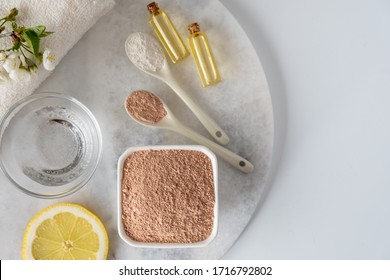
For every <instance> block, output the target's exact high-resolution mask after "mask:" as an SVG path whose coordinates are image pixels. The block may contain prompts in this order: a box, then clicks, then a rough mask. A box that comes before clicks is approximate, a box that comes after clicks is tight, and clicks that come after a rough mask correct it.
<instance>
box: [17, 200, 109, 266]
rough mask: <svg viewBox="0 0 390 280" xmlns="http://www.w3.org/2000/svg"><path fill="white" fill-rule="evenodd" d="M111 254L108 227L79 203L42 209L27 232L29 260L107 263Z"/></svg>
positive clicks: (25, 242)
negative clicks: (105, 260)
mask: <svg viewBox="0 0 390 280" xmlns="http://www.w3.org/2000/svg"><path fill="white" fill-rule="evenodd" d="M107 253H108V236H107V232H106V230H105V228H104V225H103V224H102V222H101V221H100V220H99V218H98V217H97V216H96V215H94V214H93V213H91V212H90V211H88V210H87V209H85V208H84V207H82V206H80V205H77V204H72V203H58V204H55V205H52V206H49V207H47V208H45V209H43V210H41V211H40V212H38V213H37V214H36V215H35V216H34V217H33V218H32V219H31V221H30V223H29V224H28V225H27V229H26V232H25V233H24V239H23V247H22V257H23V259H25V260H33V259H35V260H104V259H106V258H107Z"/></svg>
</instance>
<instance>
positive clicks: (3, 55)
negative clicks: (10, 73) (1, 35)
mask: <svg viewBox="0 0 390 280" xmlns="http://www.w3.org/2000/svg"><path fill="white" fill-rule="evenodd" d="M6 58H7V55H6V53H5V52H3V51H2V52H0V65H3V64H4V62H5V59H6Z"/></svg>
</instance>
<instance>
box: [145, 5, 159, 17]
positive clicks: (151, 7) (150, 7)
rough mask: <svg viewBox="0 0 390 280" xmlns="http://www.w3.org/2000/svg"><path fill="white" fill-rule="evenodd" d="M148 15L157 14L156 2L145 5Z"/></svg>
mask: <svg viewBox="0 0 390 280" xmlns="http://www.w3.org/2000/svg"><path fill="white" fill-rule="evenodd" d="M147 8H148V11H149V13H151V14H153V15H156V14H158V13H159V10H160V8H159V7H158V4H157V3H156V2H152V3H150V4H148V5H147Z"/></svg>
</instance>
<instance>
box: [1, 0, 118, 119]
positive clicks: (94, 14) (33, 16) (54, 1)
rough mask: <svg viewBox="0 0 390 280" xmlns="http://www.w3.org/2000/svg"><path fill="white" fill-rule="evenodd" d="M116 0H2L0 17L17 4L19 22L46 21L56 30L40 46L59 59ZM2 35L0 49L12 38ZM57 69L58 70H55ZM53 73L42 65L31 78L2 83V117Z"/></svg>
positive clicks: (49, 28)
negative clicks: (6, 39)
mask: <svg viewBox="0 0 390 280" xmlns="http://www.w3.org/2000/svg"><path fill="white" fill-rule="evenodd" d="M114 4H115V2H114V0H1V5H0V18H2V17H5V16H6V15H8V13H9V11H10V10H11V9H12V8H17V9H18V10H19V14H18V15H17V23H18V24H19V25H24V26H26V27H31V26H36V25H44V26H46V30H47V31H53V32H54V33H53V34H52V35H50V36H48V37H45V38H43V39H42V40H41V47H40V50H41V51H43V50H45V48H50V49H52V50H53V51H54V52H55V53H56V55H57V59H58V61H61V59H62V58H63V57H64V56H65V55H66V53H67V52H68V51H69V50H70V49H71V48H72V47H73V46H74V45H75V44H76V43H77V41H78V40H80V38H81V37H82V36H83V35H84V33H85V32H86V31H87V30H88V29H90V28H91V27H92V26H93V25H94V24H95V23H96V22H97V20H98V19H99V18H100V17H102V16H103V15H104V14H105V13H107V12H108V11H109V10H110V9H111V8H112V7H113V6H114ZM3 40H5V39H0V49H3V48H4V46H5V45H8V46H9V42H8V43H7V42H5V41H3ZM54 71H55V70H54ZM50 74H51V72H50V71H47V70H45V69H44V68H43V66H42V65H40V67H38V71H37V72H36V73H34V74H32V75H31V79H30V80H29V81H28V82H15V81H13V80H12V79H9V80H7V81H5V82H1V83H0V118H1V117H2V116H3V115H4V113H5V112H6V110H8V108H9V107H11V106H12V104H13V103H15V102H17V101H18V100H20V99H22V98H24V97H26V96H28V95H30V94H31V93H33V92H34V90H36V89H37V88H38V86H39V85H40V84H41V83H42V82H43V81H44V80H45V79H46V78H47V77H48V76H49V75H50Z"/></svg>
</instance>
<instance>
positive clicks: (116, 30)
mask: <svg viewBox="0 0 390 280" xmlns="http://www.w3.org/2000/svg"><path fill="white" fill-rule="evenodd" d="M116 2H117V4H116V6H115V7H114V9H113V10H112V11H111V12H109V13H108V14H107V15H106V16H105V17H104V18H102V19H101V20H100V21H99V22H98V23H97V24H96V25H95V26H94V27H93V28H92V29H91V30H90V31H89V32H88V33H86V35H85V36H84V37H83V38H82V40H81V41H80V42H79V43H78V44H77V45H76V46H75V47H74V48H73V49H72V50H71V51H70V52H69V53H68V55H67V56H66V57H65V58H64V59H63V61H62V62H61V64H60V65H59V66H58V67H57V68H56V70H55V71H54V73H53V74H52V75H51V76H50V78H49V79H47V80H46V81H45V82H44V83H43V84H42V85H41V87H40V88H39V90H38V91H37V92H40V91H55V92H61V93H65V94H68V95H72V96H74V97H75V98H77V99H78V100H79V101H81V102H82V103H84V104H85V105H86V106H87V107H89V109H90V110H91V111H92V112H93V113H94V114H95V116H96V118H97V120H98V122H99V124H100V126H101V129H102V133H103V142H104V143H103V155H102V160H101V162H100V164H99V166H98V169H97V171H96V173H95V175H94V176H93V178H92V179H91V181H90V182H89V183H88V184H87V185H86V186H85V187H84V188H83V189H82V190H80V191H79V192H77V193H75V194H73V195H71V196H69V197H66V198H63V199H58V200H41V199H36V198H32V197H29V196H27V195H25V194H23V193H21V192H19V191H18V190H17V189H16V188H14V187H13V186H12V185H11V183H9V182H8V181H7V180H6V179H5V177H4V176H3V174H1V175H0V184H1V188H0V219H1V224H2V230H1V232H0V239H1V240H2V241H3V242H4V244H3V246H2V249H1V251H0V258H1V259H19V258H21V255H20V251H21V244H22V239H23V233H24V230H25V227H26V225H27V223H28V221H29V220H30V219H31V217H32V216H33V215H34V213H36V212H37V211H39V210H40V209H42V208H43V207H46V206H48V205H51V204H53V203H56V202H60V201H69V202H75V203H80V204H82V205H84V206H85V207H87V208H89V209H90V210H91V211H93V212H95V213H96V214H97V215H98V216H99V217H100V218H101V220H102V221H103V223H104V224H105V226H106V228H107V231H108V234H109V238H110V251H109V256H108V257H109V259H217V258H220V257H222V256H223V254H224V253H225V252H226V251H227V250H228V249H229V248H230V247H231V246H232V244H233V243H234V242H235V240H236V239H237V238H238V237H239V235H240V234H241V232H242V231H243V230H244V228H245V226H246V225H247V224H248V223H249V221H250V218H251V216H252V215H253V213H254V211H255V209H256V206H257V204H258V202H259V200H260V197H261V195H262V191H263V190H264V188H265V186H266V184H267V175H268V173H269V169H270V164H271V158H272V149H273V137H274V121H273V110H272V103H271V97H270V94H269V91H268V86H267V81H266V78H265V75H264V71H263V68H262V66H261V63H260V61H259V59H258V57H257V55H256V52H255V50H254V49H253V47H252V45H251V43H250V41H249V39H248V38H247V36H246V34H245V33H244V31H243V30H242V29H241V27H240V25H239V24H238V23H237V22H236V20H235V19H234V18H233V17H232V15H231V14H230V13H229V12H228V11H227V10H226V9H225V7H224V6H223V5H222V4H221V3H220V2H218V1H209V0H196V1H178V0H176V1H174V0H170V1H168V0H160V1H158V3H159V4H160V7H162V8H164V9H165V10H166V11H167V12H168V13H169V15H170V17H171V19H172V20H173V21H174V23H175V25H176V27H177V28H178V30H179V32H180V33H181V35H182V36H183V37H184V38H186V37H187V28H186V27H187V25H188V24H190V23H192V22H195V21H197V22H198V23H199V24H200V26H201V28H202V30H203V31H205V32H206V33H207V34H208V36H209V39H210V42H211V45H212V48H213V50H214V52H215V56H216V61H217V63H218V65H219V68H220V72H221V76H222V78H223V82H222V83H220V84H219V85H217V86H215V87H210V88H206V89H204V88H202V86H201V83H200V80H199V78H198V76H197V72H196V69H195V64H194V63H193V60H192V58H191V57H189V58H187V59H186V60H185V61H183V62H181V63H180V64H178V65H174V66H172V69H173V72H174V73H175V74H176V75H177V77H178V80H179V81H180V82H181V83H182V85H183V88H184V89H185V90H187V91H188V92H189V93H190V94H191V96H192V97H193V99H194V100H196V102H198V103H199V104H200V105H201V106H202V107H203V108H204V110H205V111H207V112H208V113H209V114H210V115H211V116H212V117H213V118H214V119H215V120H216V121H217V123H219V124H220V125H221V126H222V127H223V128H224V130H225V131H226V132H227V133H228V135H229V136H230V139H231V142H230V143H229V145H228V146H227V147H228V148H229V149H231V150H232V151H234V152H236V153H238V154H240V155H241V156H243V157H245V158H247V159H248V160H250V161H251V162H252V163H253V164H254V166H255V169H254V171H253V173H251V174H247V175H246V174H243V173H240V172H239V171H237V170H235V169H234V168H232V167H231V166H229V165H228V164H226V163H225V162H223V161H222V160H219V198H220V207H219V213H220V216H219V229H218V235H217V237H216V238H215V239H214V241H213V242H212V243H211V244H210V245H208V246H207V247H204V248H194V249H141V248H132V247H129V246H128V245H126V243H125V242H124V241H122V240H121V239H120V237H119V235H118V232H117V215H116V168H117V160H118V157H119V156H120V155H121V154H122V152H123V151H125V150H126V149H127V148H129V147H132V146H141V145H155V144H161V145H169V144H195V143H193V142H191V141H190V140H188V139H186V138H184V137H182V136H180V135H178V134H175V133H174V132H170V131H163V130H156V129H151V128H147V127H142V126H140V125H138V124H137V123H135V122H134V121H132V120H131V119H130V118H129V117H128V116H127V113H126V111H125V109H124V107H123V102H124V100H125V98H126V97H127V95H128V94H129V93H130V92H131V91H133V90H136V89H146V90H149V91H151V92H154V93H156V94H157V95H158V96H160V97H161V98H163V99H164V100H165V102H166V103H167V104H168V105H169V107H170V108H171V109H172V111H173V113H174V114H175V115H176V116H178V117H179V119H180V120H181V121H182V122H183V123H185V124H187V125H188V126H189V127H191V128H193V129H194V130H196V131H198V132H199V133H201V134H203V135H205V136H206V137H209V135H208V133H207V131H206V130H205V129H204V128H203V127H202V126H201V124H200V123H199V121H198V120H197V119H196V118H195V117H194V116H193V114H192V113H191V112H190V111H189V109H188V108H186V106H185V105H184V104H183V103H182V101H181V100H180V99H179V98H178V97H177V96H176V95H175V94H174V93H173V92H172V90H171V89H170V88H168V87H167V86H166V85H165V84H163V83H162V82H161V81H159V80H156V79H154V78H152V77H149V76H147V75H146V74H144V73H142V72H141V71H139V70H138V69H136V68H135V66H133V65H132V64H131V62H130V61H129V60H128V59H127V57H126V53H125V50H124V42H125V40H126V38H127V36H128V35H129V34H130V33H133V32H138V31H142V32H147V33H150V34H153V31H152V29H151V26H150V25H149V24H148V22H147V19H148V12H147V10H146V5H147V4H148V3H149V2H150V0H142V1H140V0H137V1H135V0H134V1H129V0H127V1H126V0H117V1H116ZM5 244H7V245H5Z"/></svg>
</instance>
